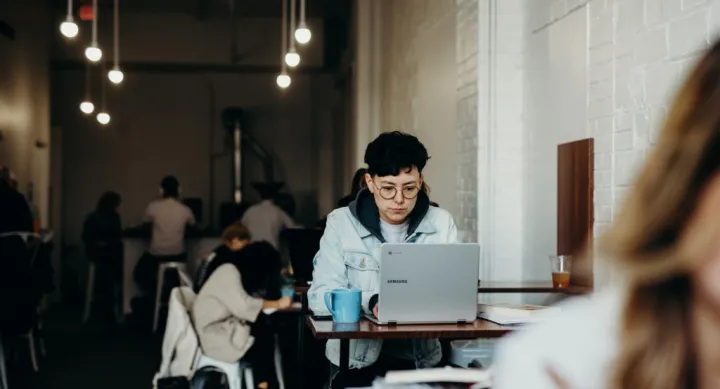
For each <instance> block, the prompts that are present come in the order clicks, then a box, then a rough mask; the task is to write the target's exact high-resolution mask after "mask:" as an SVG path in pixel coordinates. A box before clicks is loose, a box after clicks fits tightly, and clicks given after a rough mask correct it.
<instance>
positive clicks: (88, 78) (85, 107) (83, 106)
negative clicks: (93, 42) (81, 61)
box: [80, 63, 95, 115]
mask: <svg viewBox="0 0 720 389" xmlns="http://www.w3.org/2000/svg"><path fill="white" fill-rule="evenodd" d="M91 82H92V74H91V73H90V65H89V64H87V63H86V64H85V98H84V99H83V101H82V103H80V111H82V113H84V114H86V115H90V114H91V113H93V111H95V104H93V103H92V101H91V99H90V86H91V85H90V84H91Z"/></svg>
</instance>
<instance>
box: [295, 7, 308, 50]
mask: <svg viewBox="0 0 720 389" xmlns="http://www.w3.org/2000/svg"><path fill="white" fill-rule="evenodd" d="M305 5H306V4H305V0H300V23H299V24H298V28H297V29H296V30H295V40H296V41H297V43H299V44H301V45H304V44H307V43H308V42H310V39H312V32H310V29H309V28H308V26H307V24H306V23H305Z"/></svg>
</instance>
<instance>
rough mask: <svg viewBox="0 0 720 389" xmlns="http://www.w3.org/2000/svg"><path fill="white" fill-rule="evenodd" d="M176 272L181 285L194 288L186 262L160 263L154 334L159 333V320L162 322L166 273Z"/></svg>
mask: <svg viewBox="0 0 720 389" xmlns="http://www.w3.org/2000/svg"><path fill="white" fill-rule="evenodd" d="M169 270H175V271H176V272H177V273H178V278H180V283H181V284H188V282H189V285H187V286H189V287H191V288H192V281H191V280H189V278H188V276H187V265H186V264H185V262H160V264H158V279H157V290H156V291H155V315H154V316H155V317H154V319H153V332H157V327H158V320H160V305H161V304H160V303H161V301H160V300H161V299H162V292H163V289H164V287H165V273H167V272H168V271H169Z"/></svg>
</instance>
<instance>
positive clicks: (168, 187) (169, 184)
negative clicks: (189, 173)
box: [160, 176, 180, 197]
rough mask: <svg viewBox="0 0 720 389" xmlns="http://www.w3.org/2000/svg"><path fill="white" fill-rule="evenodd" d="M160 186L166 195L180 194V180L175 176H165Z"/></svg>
mask: <svg viewBox="0 0 720 389" xmlns="http://www.w3.org/2000/svg"><path fill="white" fill-rule="evenodd" d="M160 187H161V188H162V191H163V196H165V197H168V196H170V197H178V195H180V181H178V179H177V178H175V176H165V178H163V179H162V181H160Z"/></svg>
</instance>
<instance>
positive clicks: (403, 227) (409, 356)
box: [378, 219, 415, 361]
mask: <svg viewBox="0 0 720 389" xmlns="http://www.w3.org/2000/svg"><path fill="white" fill-rule="evenodd" d="M380 232H381V233H382V236H383V238H385V242H387V243H404V242H405V239H407V232H408V222H407V221H406V222H405V223H403V224H390V223H388V222H386V221H384V220H382V219H380ZM378 303H379V302H378ZM382 353H383V354H387V355H390V356H393V357H395V358H399V359H404V360H408V361H412V360H415V353H414V352H413V346H412V341H411V340H408V339H388V340H385V341H384V342H383V347H382Z"/></svg>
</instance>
